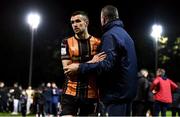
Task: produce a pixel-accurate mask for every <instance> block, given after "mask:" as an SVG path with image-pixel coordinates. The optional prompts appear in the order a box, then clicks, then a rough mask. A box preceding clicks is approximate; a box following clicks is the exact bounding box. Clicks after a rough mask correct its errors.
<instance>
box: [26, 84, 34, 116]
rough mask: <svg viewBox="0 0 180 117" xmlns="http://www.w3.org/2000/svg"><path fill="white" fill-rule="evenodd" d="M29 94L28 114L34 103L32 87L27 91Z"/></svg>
mask: <svg viewBox="0 0 180 117" xmlns="http://www.w3.org/2000/svg"><path fill="white" fill-rule="evenodd" d="M26 94H27V107H26V108H27V114H29V113H30V107H31V106H32V103H33V95H34V90H32V87H31V86H29V87H28V89H27V90H26Z"/></svg>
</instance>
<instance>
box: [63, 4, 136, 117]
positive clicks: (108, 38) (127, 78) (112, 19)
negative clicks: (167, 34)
mask: <svg viewBox="0 0 180 117" xmlns="http://www.w3.org/2000/svg"><path fill="white" fill-rule="evenodd" d="M101 25H102V27H103V32H104V34H103V36H102V46H101V52H104V53H105V55H106V58H105V59H103V60H102V59H101V58H103V57H101V56H102V55H104V54H103V53H102V54H99V55H95V57H96V60H95V61H96V62H95V63H94V62H87V63H81V64H71V65H69V66H67V67H66V68H65V69H64V70H65V74H66V75H72V74H75V73H78V74H79V75H83V74H97V75H99V77H98V79H97V82H98V86H99V95H100V100H101V101H102V102H103V104H104V107H105V108H104V111H105V112H106V113H107V114H108V115H109V116H124V115H130V105H131V101H132V100H133V98H134V97H135V95H136V87H137V60H136V52H135V47H134V42H133V40H132V39H131V37H130V36H129V34H128V33H127V32H126V31H125V30H124V29H123V23H122V21H121V20H119V15H118V10H117V8H116V7H114V6H112V5H107V6H105V7H104V8H102V10H101ZM95 57H94V58H95ZM98 58H99V61H98ZM97 61H98V62H97ZM87 80H88V79H87Z"/></svg>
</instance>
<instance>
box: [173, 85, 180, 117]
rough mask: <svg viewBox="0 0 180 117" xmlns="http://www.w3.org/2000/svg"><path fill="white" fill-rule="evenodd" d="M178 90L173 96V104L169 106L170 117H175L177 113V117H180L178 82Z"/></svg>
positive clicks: (178, 89) (179, 88) (179, 86)
mask: <svg viewBox="0 0 180 117" xmlns="http://www.w3.org/2000/svg"><path fill="white" fill-rule="evenodd" d="M177 85H178V88H177V90H176V91H175V92H174V94H173V102H172V105H171V111H172V116H173V117H174V116H176V113H178V117H179V116H180V82H177Z"/></svg>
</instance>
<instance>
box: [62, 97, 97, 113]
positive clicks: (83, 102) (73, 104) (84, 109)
mask: <svg viewBox="0 0 180 117" xmlns="http://www.w3.org/2000/svg"><path fill="white" fill-rule="evenodd" d="M95 102H97V100H96V99H82V98H79V97H75V96H70V95H66V94H64V95H63V96H62V100H61V106H62V112H61V116H63V115H73V116H77V115H78V116H88V115H92V114H94V111H95V105H94V104H95Z"/></svg>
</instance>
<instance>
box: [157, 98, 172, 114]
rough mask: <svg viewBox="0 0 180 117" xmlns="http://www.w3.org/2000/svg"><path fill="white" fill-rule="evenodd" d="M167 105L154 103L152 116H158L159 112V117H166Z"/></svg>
mask: <svg viewBox="0 0 180 117" xmlns="http://www.w3.org/2000/svg"><path fill="white" fill-rule="evenodd" d="M168 106H169V104H167V103H163V102H159V101H155V104H154V116H159V112H161V116H166V111H167V108H168Z"/></svg>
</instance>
